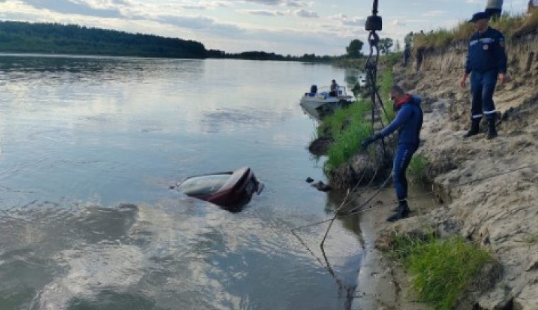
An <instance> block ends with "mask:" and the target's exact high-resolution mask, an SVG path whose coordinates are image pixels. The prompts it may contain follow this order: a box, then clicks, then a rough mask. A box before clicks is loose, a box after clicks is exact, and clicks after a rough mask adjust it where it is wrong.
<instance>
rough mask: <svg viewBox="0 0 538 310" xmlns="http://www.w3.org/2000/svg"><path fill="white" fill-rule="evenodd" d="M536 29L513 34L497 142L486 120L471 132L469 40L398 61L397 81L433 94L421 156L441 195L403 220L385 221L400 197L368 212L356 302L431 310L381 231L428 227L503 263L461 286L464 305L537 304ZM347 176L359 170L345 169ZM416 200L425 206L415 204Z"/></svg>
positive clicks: (521, 308) (504, 307) (500, 92)
mask: <svg viewBox="0 0 538 310" xmlns="http://www.w3.org/2000/svg"><path fill="white" fill-rule="evenodd" d="M536 35H537V34H532V33H531V34H526V35H525V36H518V37H516V36H513V37H512V38H511V40H510V42H509V44H508V45H507V53H508V59H509V74H510V76H511V77H512V80H511V81H510V82H508V83H506V84H504V85H498V86H497V90H496V93H495V97H494V100H495V102H496V105H497V109H498V111H499V126H498V130H499V136H498V137H497V138H495V139H493V140H487V139H486V138H485V126H484V125H485V124H482V132H483V134H480V135H477V136H474V137H471V138H469V139H465V140H464V139H463V138H462V136H463V134H464V133H465V132H466V130H467V129H468V126H469V123H470V121H469V110H470V91H469V89H464V88H461V87H459V85H458V81H459V79H460V78H461V75H462V74H463V59H464V58H465V46H464V45H462V44H459V43H458V44H454V45H450V46H445V47H442V48H429V49H427V50H423V51H422V53H421V54H420V57H417V59H416V61H415V65H414V66H413V69H411V68H408V69H405V68H402V67H401V66H399V65H396V66H394V68H393V73H394V81H395V82H396V83H398V84H400V85H401V86H403V87H404V89H405V90H406V91H409V92H412V93H416V94H418V95H419V96H421V97H423V99H424V102H423V109H424V112H425V121H424V126H423V130H422V138H423V140H424V143H423V145H422V146H421V148H420V150H419V151H418V152H417V155H416V156H421V157H423V158H425V159H426V161H427V166H426V171H425V175H426V176H427V178H428V179H429V181H431V182H432V184H433V186H432V188H433V191H434V192H435V195H436V196H437V197H438V201H435V202H432V203H431V204H430V205H429V206H426V207H424V208H418V209H419V210H420V211H415V212H414V213H413V214H411V216H410V218H408V219H405V220H401V221H398V222H396V223H394V224H390V223H386V222H385V221H384V219H385V217H386V216H387V215H388V214H389V213H390V211H388V209H389V208H391V207H392V206H393V205H388V206H385V205H381V206H379V208H375V209H372V210H371V211H368V212H365V213H364V215H363V217H362V218H361V226H362V225H364V226H362V227H363V231H364V238H365V240H366V251H367V255H366V258H365V261H364V264H363V267H362V269H361V274H360V276H359V279H360V283H365V282H367V283H369V287H367V288H366V287H363V286H360V285H359V287H360V291H359V292H358V293H357V296H358V298H357V302H356V304H357V306H356V307H355V308H354V309H362V310H366V309H422V308H421V307H423V305H418V304H416V303H415V300H417V298H416V295H415V293H414V292H413V291H411V290H410V285H409V278H408V276H406V275H405V274H403V272H402V271H401V269H400V268H399V267H398V263H397V262H394V261H391V260H389V259H388V258H387V256H386V255H384V254H382V253H380V252H378V250H377V249H376V246H375V244H376V240H379V238H380V236H386V235H388V234H390V233H392V232H398V233H400V234H405V233H406V232H410V231H417V230H418V231H420V230H423V231H424V230H425V227H427V229H434V230H436V231H437V232H438V233H439V235H440V236H441V238H448V237H454V236H458V237H461V238H463V239H465V240H467V241H468V242H469V243H471V244H473V245H474V246H475V247H476V248H479V249H482V250H485V251H487V252H488V253H489V254H490V255H491V257H492V258H493V259H494V260H495V261H497V262H498V264H499V266H500V267H501V268H500V269H497V268H491V269H489V270H485V271H483V273H481V276H480V279H477V280H476V282H475V283H473V285H471V286H470V287H469V288H468V289H467V290H466V291H465V292H463V293H462V296H460V298H459V302H458V305H455V309H477V310H512V309H515V310H536V309H538V296H536V294H535V293H536V292H537V291H538V228H537V226H536V223H538V204H536V201H537V200H536V199H537V198H538V177H537V175H538V174H537V172H538V157H537V156H536V153H537V152H538V143H537V142H536V140H537V139H536V138H538V126H537V125H538V57H537V54H538V40H537V39H538V38H537V37H536ZM416 68H418V69H419V70H418V71H416V70H415V69H416ZM355 158H357V157H355ZM348 167H352V165H351V164H350V165H348ZM356 172H357V171H356ZM346 175H351V174H350V173H349V172H348V171H346ZM343 183H344V182H343ZM364 197H368V195H367V194H365V195H364ZM440 202H443V204H441V203H440ZM411 208H412V209H414V210H416V209H417V206H416V205H414V204H413V203H411ZM484 280H486V281H485V282H483V281H484ZM475 284H476V285H475ZM482 284H484V285H482Z"/></svg>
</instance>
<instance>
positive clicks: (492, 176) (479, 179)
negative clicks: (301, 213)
mask: <svg viewBox="0 0 538 310" xmlns="http://www.w3.org/2000/svg"><path fill="white" fill-rule="evenodd" d="M534 167H538V164H535V165H528V166H522V167H519V168H515V169H509V170H505V171H502V172H499V173H496V174H491V175H488V176H485V177H482V178H478V179H474V180H471V181H468V182H463V183H459V184H456V185H452V187H461V186H465V185H469V184H472V183H476V182H480V181H485V180H489V179H493V178H496V177H500V176H503V175H507V174H510V173H513V172H516V171H520V170H523V169H528V168H534ZM389 180H390V176H389V177H388V178H387V179H386V180H385V182H383V184H382V185H381V186H380V187H379V189H378V190H377V191H376V192H375V193H374V194H373V195H372V196H371V197H370V198H368V199H367V200H366V201H365V202H364V203H362V204H361V205H360V206H358V207H356V208H354V209H352V210H350V211H349V212H348V213H346V214H342V215H340V217H346V216H350V215H355V214H358V213H361V212H365V211H370V210H372V209H375V208H377V207H379V206H375V207H370V208H367V209H363V208H364V206H366V205H367V204H368V203H369V202H370V201H371V200H372V199H373V198H374V197H376V196H377V195H378V194H379V193H380V192H381V190H383V188H384V187H385V185H386V183H387V182H388V181H389ZM431 194H434V192H433V191H430V192H428V193H425V194H422V195H418V196H413V197H409V198H408V200H413V199H417V198H419V197H422V196H429V195H431ZM352 201H353V200H352ZM350 202H351V201H350ZM348 203H349V202H348ZM331 220H332V219H326V220H323V221H319V222H315V223H312V224H308V225H304V226H299V227H296V228H293V229H292V231H295V230H299V229H304V228H309V227H313V226H317V225H321V224H323V223H327V222H329V221H331Z"/></svg>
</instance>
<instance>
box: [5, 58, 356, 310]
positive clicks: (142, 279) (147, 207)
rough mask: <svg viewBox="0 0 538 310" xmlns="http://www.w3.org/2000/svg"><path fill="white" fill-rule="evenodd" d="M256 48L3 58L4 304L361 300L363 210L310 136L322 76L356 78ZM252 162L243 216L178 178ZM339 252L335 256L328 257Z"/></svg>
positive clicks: (307, 304)
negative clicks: (345, 203) (344, 192)
mask: <svg viewBox="0 0 538 310" xmlns="http://www.w3.org/2000/svg"><path fill="white" fill-rule="evenodd" d="M354 74H355V73H353V72H347V71H344V70H342V69H337V68H333V67H331V66H327V65H316V64H303V63H292V62H255V61H240V60H178V59H176V60H163V59H136V58H100V57H60V56H57V57H44V56H40V55H26V56H21V55H2V56H0V89H1V95H0V147H1V154H0V279H1V281H0V309H2V310H10V309H32V310H34V309H35V310H37V309H43V310H45V309H46V310H49V309H50V310H62V309H69V310H75V309H79V310H80V309H85V310H86V309H99V310H103V309H111V310H112V309H114V310H123V309H125V310H133V309H144V310H150V309H159V310H164V309H271V310H276V309H309V310H313V309H323V310H327V309H345V308H346V305H348V304H349V302H350V298H351V297H352V296H353V294H354V292H355V288H356V286H357V284H358V283H357V273H358V269H359V267H360V262H361V259H362V251H363V247H362V243H361V239H360V232H359V228H358V227H357V224H356V223H357V221H356V219H353V218H347V219H345V220H337V221H336V222H335V224H334V226H333V228H332V229H331V233H330V234H329V236H328V239H327V241H326V248H325V253H326V257H325V258H326V259H325V258H324V257H323V256H322V252H321V251H320V250H319V243H320V242H321V239H322V238H323V234H324V233H325V230H326V229H327V225H319V226H314V227H309V228H306V229H301V230H299V231H297V235H299V237H300V238H301V240H299V239H298V238H297V237H296V236H295V235H293V234H292V233H291V229H292V228H295V227H298V226H302V225H306V224H308V223H312V222H316V221H320V220H324V219H327V218H330V217H331V216H332V213H331V210H332V209H334V208H336V207H337V206H338V205H339V203H340V202H341V199H342V197H341V196H340V195H339V194H338V193H331V194H329V195H328V194H326V193H323V192H319V191H317V190H315V189H313V188H312V187H311V186H310V185H309V184H307V183H306V182H305V179H306V178H307V177H312V178H314V179H315V180H316V181H317V180H323V181H325V178H324V176H323V173H322V169H321V165H322V164H323V159H316V158H313V157H312V156H311V155H310V154H309V153H308V151H307V149H306V147H307V145H308V143H309V141H310V140H311V139H312V138H313V136H314V132H315V126H314V125H315V123H314V122H313V121H312V120H311V119H310V118H309V117H307V116H306V115H304V113H303V111H302V110H301V109H300V107H299V98H300V96H301V95H302V93H304V92H306V91H307V90H308V89H309V88H310V84H312V83H316V84H318V86H321V85H324V84H327V85H328V84H329V81H330V80H331V79H333V78H334V79H336V80H337V81H339V82H340V84H344V80H345V79H346V76H347V78H349V76H352V75H354ZM241 166H250V167H251V168H252V169H253V171H254V173H255V174H256V176H257V177H258V178H259V179H260V180H261V181H262V182H264V183H265V190H264V191H263V192H262V194H261V195H260V196H255V197H253V199H252V201H251V202H250V203H249V204H248V205H247V206H246V208H245V209H244V210H243V211H242V212H240V213H230V212H227V211H225V210H222V209H220V208H219V207H217V206H215V205H211V204H209V203H206V202H202V201H197V200H194V199H191V198H188V197H185V196H183V195H181V194H179V193H178V192H176V191H174V190H172V189H170V187H171V185H173V184H175V183H176V182H177V181H179V180H181V179H182V178H185V177H187V176H189V175H193V174H200V173H209V172H215V171H228V170H234V169H236V168H239V167H241ZM327 263H328V264H329V266H330V268H328V267H327Z"/></svg>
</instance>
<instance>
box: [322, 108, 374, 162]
mask: <svg viewBox="0 0 538 310" xmlns="http://www.w3.org/2000/svg"><path fill="white" fill-rule="evenodd" d="M371 107H372V105H371V104H369V103H367V102H364V101H358V102H355V103H353V104H352V105H351V106H349V107H348V108H346V109H339V110H337V111H336V112H335V113H334V114H333V115H331V116H328V117H326V118H325V119H324V121H323V123H322V124H321V125H320V127H318V136H320V135H322V134H323V133H328V134H330V135H331V136H332V137H333V138H334V143H332V144H331V146H330V147H329V151H328V159H327V162H326V163H325V168H326V169H333V168H337V167H339V166H340V165H342V164H345V163H346V162H347V161H348V160H349V159H350V158H351V157H352V156H353V155H354V154H356V153H357V152H359V151H360V148H361V142H362V140H363V139H364V138H366V137H368V136H370V135H371V134H372V129H371V124H370V122H368V121H367V120H366V119H365V116H366V114H367V113H369V112H370V110H371Z"/></svg>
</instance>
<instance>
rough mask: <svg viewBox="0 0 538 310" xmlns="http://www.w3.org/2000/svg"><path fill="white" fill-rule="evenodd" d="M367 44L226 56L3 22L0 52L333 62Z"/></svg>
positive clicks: (146, 39) (125, 36)
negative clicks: (337, 52)
mask: <svg viewBox="0 0 538 310" xmlns="http://www.w3.org/2000/svg"><path fill="white" fill-rule="evenodd" d="M392 44H393V41H392V39H390V38H384V39H381V42H380V49H381V51H382V53H383V54H386V53H389V52H390V49H391V47H392ZM363 45H364V43H363V42H362V41H360V40H358V39H356V40H352V41H351V42H350V44H349V46H348V47H346V54H343V55H341V56H326V55H325V56H319V55H315V54H303V55H301V56H292V55H286V56H284V55H280V54H275V53H270V52H264V51H248V52H242V53H226V52H225V51H222V50H214V49H210V50H207V49H206V48H205V46H204V45H203V44H202V43H200V42H196V41H192V40H183V39H178V38H167V37H161V36H156V35H148V34H140V33H136V34H132V33H127V32H123V31H117V30H107V29H99V28H89V27H85V26H78V25H64V24H59V23H27V22H13V21H0V52H4V53H6V52H8V53H44V54H75V55H108V56H134V57H166V58H200V59H204V58H231V59H249V60H276V61H307V62H331V61H334V60H340V59H344V58H360V57H362V53H361V50H362V47H363Z"/></svg>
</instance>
